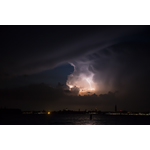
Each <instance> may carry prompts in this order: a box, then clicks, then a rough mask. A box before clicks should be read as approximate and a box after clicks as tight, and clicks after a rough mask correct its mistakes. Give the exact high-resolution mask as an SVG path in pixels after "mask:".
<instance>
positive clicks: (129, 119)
mask: <svg viewBox="0 0 150 150" xmlns="http://www.w3.org/2000/svg"><path fill="white" fill-rule="evenodd" d="M0 124H1V125H150V116H130V115H129V116H121V115H120V116H107V115H92V120H90V115H89V114H51V115H0Z"/></svg>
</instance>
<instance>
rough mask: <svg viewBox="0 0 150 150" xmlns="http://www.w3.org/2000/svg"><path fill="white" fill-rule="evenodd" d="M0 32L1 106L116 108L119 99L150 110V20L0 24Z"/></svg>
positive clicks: (136, 108)
mask: <svg viewBox="0 0 150 150" xmlns="http://www.w3.org/2000/svg"><path fill="white" fill-rule="evenodd" d="M0 32H1V34H0V49H1V52H0V53H1V54H0V60H1V63H0V70H1V71H0V88H1V91H0V98H1V102H0V106H1V107H9V108H10V107H11V108H21V109H22V110H42V109H47V110H59V109H63V108H66V107H67V108H68V109H79V108H80V109H81V110H82V109H83V110H84V109H91V108H92V109H95V108H98V109H100V110H114V106H115V104H117V106H118V109H122V110H129V111H150V96H149V93H150V88H149V85H150V79H149V77H150V67H149V64H150V56H149V51H150V37H149V35H150V27H149V26H0ZM89 80H90V84H91V85H90V84H89ZM58 82H60V83H61V84H64V85H63V86H62V85H61V84H59V85H58ZM66 83H67V84H70V85H73V86H76V87H75V88H72V89H69V88H68V87H67V86H66ZM91 87H92V88H93V89H94V90H93V91H90V92H89V91H86V89H85V88H88V89H90V88H91ZM80 89H83V90H85V93H84V94H83V95H86V96H83V95H82V96H79V94H80V95H81V93H80V92H79V90H80ZM94 93H96V94H97V95H95V94H94ZM87 95H89V96H87Z"/></svg>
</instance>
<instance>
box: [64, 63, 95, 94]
mask: <svg viewBox="0 0 150 150" xmlns="http://www.w3.org/2000/svg"><path fill="white" fill-rule="evenodd" d="M71 65H72V66H73V67H74V72H73V73H72V74H71V75H69V76H68V80H67V82H66V84H67V85H68V86H69V88H70V90H71V89H72V88H74V87H77V88H79V94H80V95H87V94H88V95H91V94H93V93H95V91H96V83H94V81H93V76H94V73H93V72H91V71H90V70H89V69H88V65H85V64H84V66H83V65H78V68H77V66H76V65H74V64H72V63H71Z"/></svg>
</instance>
